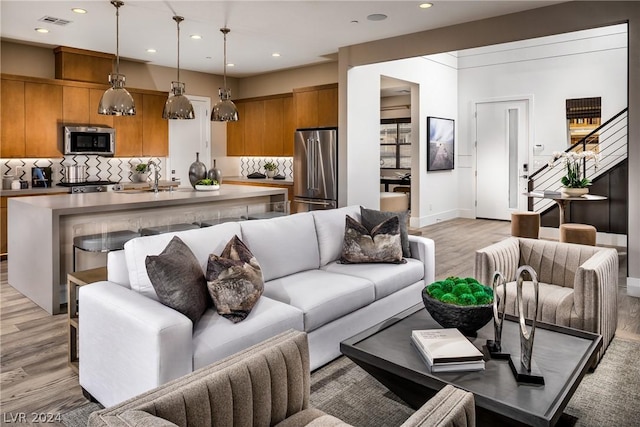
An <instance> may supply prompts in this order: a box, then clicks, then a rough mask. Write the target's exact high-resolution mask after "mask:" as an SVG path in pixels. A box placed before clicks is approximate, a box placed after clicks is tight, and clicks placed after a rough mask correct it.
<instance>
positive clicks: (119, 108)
mask: <svg viewBox="0 0 640 427" xmlns="http://www.w3.org/2000/svg"><path fill="white" fill-rule="evenodd" d="M111 4H112V5H113V6H115V8H116V69H115V71H116V72H115V73H112V74H109V84H111V87H110V88H109V89H107V90H106V91H105V93H104V94H103V95H102V98H100V104H99V105H98V114H103V115H107V116H133V115H135V114H136V105H135V103H134V102H133V97H132V96H131V94H130V93H129V92H127V90H126V89H125V88H124V81H125V77H124V75H123V74H120V8H121V7H122V6H124V2H122V1H119V0H112V1H111Z"/></svg>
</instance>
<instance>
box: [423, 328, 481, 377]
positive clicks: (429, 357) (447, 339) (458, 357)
mask: <svg viewBox="0 0 640 427" xmlns="http://www.w3.org/2000/svg"><path fill="white" fill-rule="evenodd" d="M411 342H412V343H413V345H414V346H415V347H416V349H417V350H418V353H419V354H420V356H422V359H424V361H425V362H426V363H427V366H428V367H429V369H430V370H431V372H455V371H482V370H483V369H484V360H483V355H482V352H481V351H480V350H478V349H477V348H476V347H475V346H474V345H473V344H471V342H470V341H469V340H468V339H467V338H466V337H465V336H464V335H462V333H461V332H460V331H459V330H457V329H455V328H446V329H422V330H415V331H412V332H411Z"/></svg>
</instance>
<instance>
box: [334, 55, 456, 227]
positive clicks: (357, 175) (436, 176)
mask: <svg viewBox="0 0 640 427" xmlns="http://www.w3.org/2000/svg"><path fill="white" fill-rule="evenodd" d="M380 76H387V77H392V78H396V79H401V80H404V81H407V82H412V83H414V85H413V87H412V94H411V117H412V125H413V145H412V157H413V160H412V167H411V169H412V182H411V186H412V201H411V203H412V205H411V206H412V208H411V215H412V218H411V225H412V226H414V227H422V226H424V225H427V224H431V223H434V222H436V221H438V220H442V219H448V218H454V217H456V216H458V206H457V205H458V203H457V195H456V192H457V188H458V180H457V170H455V169H454V170H452V171H439V172H429V173H427V166H426V164H427V159H426V157H427V154H426V146H427V145H426V134H427V130H426V127H427V119H426V118H427V116H437V117H446V118H451V119H454V120H456V121H457V117H458V105H457V98H458V91H457V71H456V58H455V56H452V55H449V54H439V55H432V56H430V57H428V58H411V59H404V60H399V61H391V62H385V63H379V64H371V65H364V66H361V67H354V68H352V69H351V70H349V73H348V79H349V84H348V94H347V100H348V101H347V102H348V112H347V122H348V124H349V125H348V128H347V133H348V136H347V138H348V141H349V143H348V144H347V145H346V153H347V156H346V159H345V161H346V163H347V164H346V171H347V176H346V182H345V183H343V185H341V188H343V189H344V190H345V191H346V192H347V196H346V198H347V200H346V203H347V204H349V205H353V204H360V205H363V206H367V207H370V208H378V207H379V205H380V199H379V192H380V190H379V178H380V148H379V140H380V131H379V123H380ZM418 199H419V201H418Z"/></svg>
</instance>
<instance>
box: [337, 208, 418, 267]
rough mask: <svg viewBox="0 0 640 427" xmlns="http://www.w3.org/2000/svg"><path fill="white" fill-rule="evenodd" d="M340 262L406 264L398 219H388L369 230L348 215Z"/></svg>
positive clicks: (394, 217) (395, 217)
mask: <svg viewBox="0 0 640 427" xmlns="http://www.w3.org/2000/svg"><path fill="white" fill-rule="evenodd" d="M340 262H343V263H373V262H384V263H394V264H399V263H403V262H405V261H404V260H403V259H402V246H401V244H400V224H399V219H398V217H397V216H393V217H391V218H388V219H386V220H384V221H382V222H381V223H380V224H377V225H375V226H374V227H373V228H372V229H371V230H369V229H367V228H366V227H365V226H364V225H362V224H360V223H359V222H358V221H356V220H355V219H353V218H351V217H350V216H349V215H347V218H346V225H345V231H344V243H343V245H342V255H341V256H340Z"/></svg>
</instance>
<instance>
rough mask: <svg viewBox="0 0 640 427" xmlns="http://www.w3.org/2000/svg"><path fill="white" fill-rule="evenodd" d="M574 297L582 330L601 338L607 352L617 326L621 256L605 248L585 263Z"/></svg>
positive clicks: (577, 275) (579, 271)
mask: <svg viewBox="0 0 640 427" xmlns="http://www.w3.org/2000/svg"><path fill="white" fill-rule="evenodd" d="M573 293H574V297H573V299H574V306H575V310H576V313H577V314H578V316H579V317H580V318H582V319H583V325H582V328H581V329H584V330H586V331H590V332H595V333H597V334H601V335H602V337H603V340H604V346H603V347H604V348H606V347H607V344H608V343H609V341H611V339H612V338H613V334H614V333H615V330H616V327H617V325H618V252H617V251H616V250H615V249H608V248H607V249H605V248H603V249H602V250H599V251H597V252H596V253H595V254H593V255H592V256H591V257H590V258H589V259H587V260H586V261H585V262H584V263H582V265H580V267H578V270H577V271H576V275H575V278H574V283H573Z"/></svg>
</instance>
